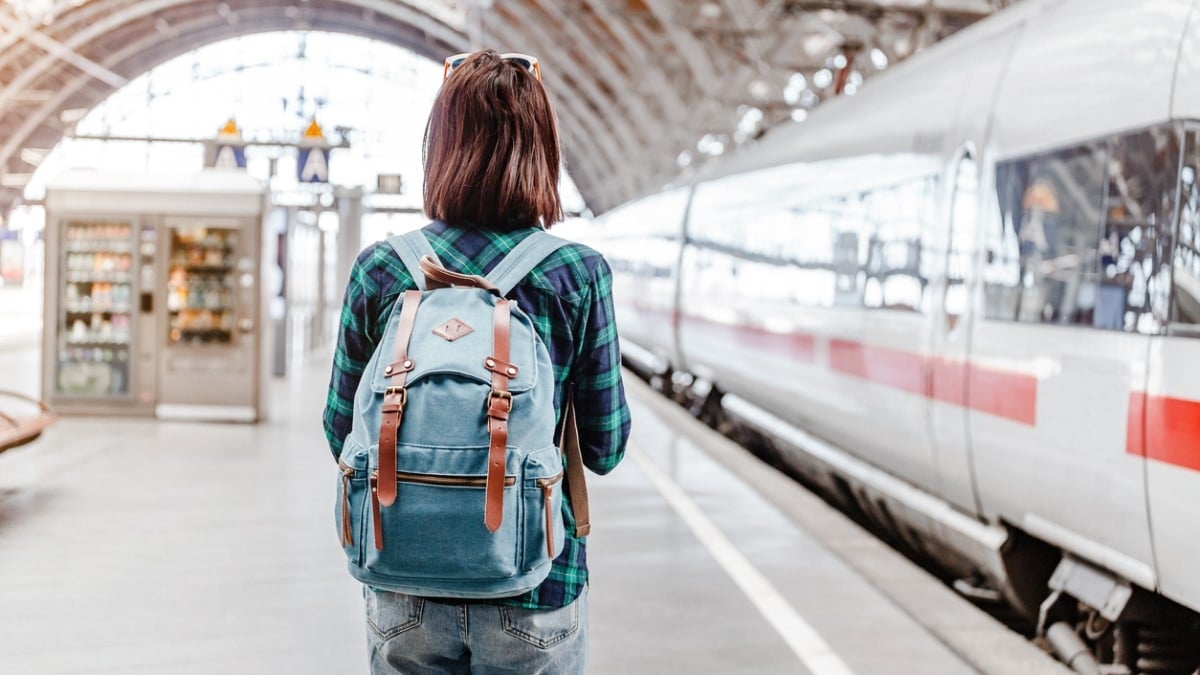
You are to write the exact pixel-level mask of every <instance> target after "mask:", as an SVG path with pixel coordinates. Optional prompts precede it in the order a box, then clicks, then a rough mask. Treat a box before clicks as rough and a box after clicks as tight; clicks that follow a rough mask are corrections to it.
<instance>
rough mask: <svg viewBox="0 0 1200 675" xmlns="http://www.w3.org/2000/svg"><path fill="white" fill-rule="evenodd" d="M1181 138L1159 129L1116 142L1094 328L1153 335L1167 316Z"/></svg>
mask: <svg viewBox="0 0 1200 675" xmlns="http://www.w3.org/2000/svg"><path fill="white" fill-rule="evenodd" d="M1178 172H1179V133H1178V129H1177V128H1176V127H1175V126H1161V127H1156V128H1154V129H1150V130H1147V131H1140V132H1137V133H1132V134H1127V135H1124V136H1120V137H1118V138H1116V139H1114V140H1113V142H1112V151H1111V155H1110V158H1109V162H1108V193H1107V201H1106V205H1105V219H1104V232H1103V234H1102V235H1101V239H1100V243H1099V269H1098V274H1097V277H1098V279H1097V284H1096V287H1095V305H1094V307H1095V309H1094V311H1093V315H1092V325H1093V326H1096V327H1097V328H1106V329H1109V330H1124V331H1128V332H1138V333H1143V334H1147V335H1153V334H1157V333H1160V332H1161V331H1162V327H1163V324H1164V319H1165V318H1166V316H1167V312H1166V310H1167V302H1168V297H1169V291H1170V281H1169V280H1170V277H1171V275H1170V265H1169V260H1168V259H1167V258H1168V256H1167V254H1166V253H1165V252H1166V250H1167V249H1166V244H1167V243H1168V242H1169V241H1170V240H1171V239H1172V237H1171V229H1172V222H1173V221H1174V217H1175V202H1176V190H1177V184H1178V177H1177V176H1178Z"/></svg>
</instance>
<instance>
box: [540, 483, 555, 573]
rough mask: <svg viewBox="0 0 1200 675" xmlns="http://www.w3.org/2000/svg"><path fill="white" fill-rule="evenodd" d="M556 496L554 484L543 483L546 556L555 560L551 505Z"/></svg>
mask: <svg viewBox="0 0 1200 675" xmlns="http://www.w3.org/2000/svg"><path fill="white" fill-rule="evenodd" d="M553 496H554V484H553V483H548V482H547V483H542V501H543V502H545V504H546V555H548V556H550V559H551V560H554V520H553V519H552V518H551V514H550V505H551V504H552V503H553V502H552V501H551V498H552V497H553Z"/></svg>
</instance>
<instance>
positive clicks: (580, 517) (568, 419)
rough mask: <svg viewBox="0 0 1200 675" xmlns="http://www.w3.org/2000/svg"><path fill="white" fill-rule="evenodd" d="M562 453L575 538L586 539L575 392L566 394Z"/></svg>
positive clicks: (586, 516)
mask: <svg viewBox="0 0 1200 675" xmlns="http://www.w3.org/2000/svg"><path fill="white" fill-rule="evenodd" d="M560 447H561V448H562V453H563V456H564V458H565V459H566V463H567V494H569V495H570V496H571V512H572V513H573V514H575V536H576V537H586V536H588V533H589V532H591V531H592V517H591V512H590V511H589V507H588V492H587V479H586V478H585V477H584V472H583V452H582V451H581V450H580V448H579V427H578V425H577V424H576V422H575V392H574V391H573V390H572V391H571V392H569V393H568V394H567V409H566V410H565V411H563V432H562V443H561V444H560Z"/></svg>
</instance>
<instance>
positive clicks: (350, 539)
mask: <svg viewBox="0 0 1200 675" xmlns="http://www.w3.org/2000/svg"><path fill="white" fill-rule="evenodd" d="M338 468H339V469H341V471H342V548H346V547H347V546H353V545H354V534H353V531H354V528H352V527H351V526H350V481H351V480H352V479H353V478H354V474H355V471H354V469H353V468H351V467H349V466H346V465H345V464H343V463H342V460H340V459H339V460H338Z"/></svg>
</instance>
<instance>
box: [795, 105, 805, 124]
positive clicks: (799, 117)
mask: <svg viewBox="0 0 1200 675" xmlns="http://www.w3.org/2000/svg"><path fill="white" fill-rule="evenodd" d="M806 119H808V111H807V110H805V109H804V108H796V109H795V110H793V111H792V121H793V122H803V121H804V120H806Z"/></svg>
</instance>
